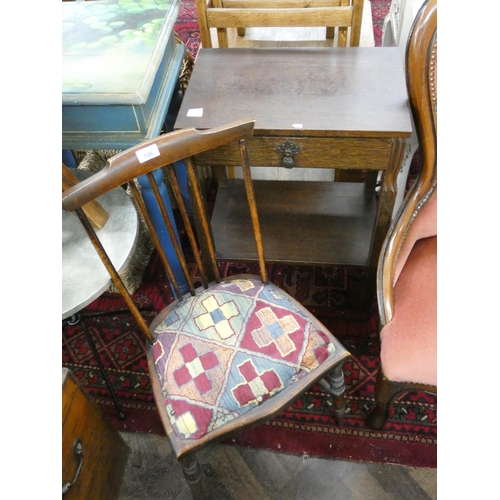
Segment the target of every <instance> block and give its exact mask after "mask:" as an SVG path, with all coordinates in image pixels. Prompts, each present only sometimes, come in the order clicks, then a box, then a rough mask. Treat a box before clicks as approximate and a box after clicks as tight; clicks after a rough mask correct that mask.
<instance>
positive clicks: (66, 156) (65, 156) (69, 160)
mask: <svg viewBox="0 0 500 500" xmlns="http://www.w3.org/2000/svg"><path fill="white" fill-rule="evenodd" d="M62 162H63V163H64V164H65V165H66V166H67V167H68V168H76V167H77V164H76V160H75V157H74V156H73V152H72V151H71V149H63V150H62Z"/></svg>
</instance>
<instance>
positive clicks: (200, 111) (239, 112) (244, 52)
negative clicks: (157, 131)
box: [175, 47, 412, 138]
mask: <svg viewBox="0 0 500 500" xmlns="http://www.w3.org/2000/svg"><path fill="white" fill-rule="evenodd" d="M200 115H201V116H200ZM240 118H255V119H256V123H255V129H254V135H256V136H259V135H280V136H287V135H288V136H317V137H323V136H326V137H330V136H340V137H341V136H349V137H352V136H362V137H387V138H394V137H409V136H410V134H411V131H412V124H411V118H410V110H409V104H408V94H407V90H406V80H405V74H404V70H403V64H402V61H401V56H400V54H399V49H398V48H397V47H342V48H336V47H333V48H311V47H308V48H255V49H237V48H230V49H219V48H216V49H201V50H200V51H199V53H198V56H197V59H196V64H195V66H194V70H193V73H192V75H191V78H190V81H189V85H188V88H187V91H186V94H185V96H184V100H183V103H182V105H181V108H180V111H179V115H178V118H177V121H176V123H175V128H176V129H180V128H188V127H196V128H201V129H205V128H211V127H214V126H219V125H224V124H227V123H230V122H232V121H234V120H237V119H240Z"/></svg>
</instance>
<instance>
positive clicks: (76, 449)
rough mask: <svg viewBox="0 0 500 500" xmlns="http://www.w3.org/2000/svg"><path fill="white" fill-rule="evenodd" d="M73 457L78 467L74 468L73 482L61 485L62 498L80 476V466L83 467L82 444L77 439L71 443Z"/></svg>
mask: <svg viewBox="0 0 500 500" xmlns="http://www.w3.org/2000/svg"><path fill="white" fill-rule="evenodd" d="M73 455H75V457H76V458H77V459H78V467H77V468H76V472H75V477H74V478H73V481H71V482H70V483H68V482H63V484H62V494H63V496H64V495H65V494H66V493H67V492H68V490H69V489H70V488H71V486H73V485H74V484H75V483H76V480H77V479H78V476H79V475H80V471H81V470H82V465H83V446H82V442H81V441H80V440H79V439H77V440H76V441H75V442H74V443H73Z"/></svg>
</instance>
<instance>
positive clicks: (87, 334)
mask: <svg viewBox="0 0 500 500" xmlns="http://www.w3.org/2000/svg"><path fill="white" fill-rule="evenodd" d="M79 323H80V324H81V326H82V329H83V332H84V333H85V337H86V338H87V342H88V343H89V345H90V349H91V350H92V354H93V355H94V359H95V360H96V363H97V366H98V367H99V370H100V372H101V375H102V377H103V379H104V382H105V384H106V386H107V388H108V391H109V394H110V395H111V399H112V400H113V403H114V405H115V407H116V410H117V411H118V417H119V418H120V419H124V418H125V414H124V413H123V410H122V408H121V406H120V403H119V401H118V398H117V397H116V394H115V391H114V390H113V386H112V385H111V382H110V380H109V377H108V374H107V373H106V369H105V368H104V365H103V364H102V361H101V358H100V357H99V353H98V351H97V347H96V345H95V342H94V339H93V338H92V335H90V332H89V330H88V329H87V326H86V325H85V321H83V319H82V317H81V316H80V315H79V314H74V315H73V316H72V317H71V318H70V319H69V320H68V324H70V325H72V326H74V325H77V324H79Z"/></svg>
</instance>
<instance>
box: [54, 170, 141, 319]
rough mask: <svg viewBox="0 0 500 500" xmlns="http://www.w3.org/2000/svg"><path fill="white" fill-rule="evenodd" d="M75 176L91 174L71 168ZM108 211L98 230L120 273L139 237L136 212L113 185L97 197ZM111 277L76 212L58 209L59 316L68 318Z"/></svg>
mask: <svg viewBox="0 0 500 500" xmlns="http://www.w3.org/2000/svg"><path fill="white" fill-rule="evenodd" d="M72 171H73V172H74V173H75V175H76V176H77V177H78V178H79V179H84V178H85V177H87V176H89V175H91V174H90V173H89V172H86V171H83V170H77V169H72ZM97 201H99V203H100V204H101V205H102V207H103V208H104V209H105V210H106V211H107V212H108V214H109V218H108V220H107V221H106V224H105V225H104V226H103V227H102V228H101V229H100V230H98V231H96V234H97V235H98V237H99V239H100V240H101V243H102V244H103V246H104V248H105V249H106V252H107V253H108V255H109V257H110V259H111V262H113V265H114V266H115V267H116V269H117V271H118V272H120V271H121V270H122V269H124V268H125V267H126V265H127V264H128V262H129V260H130V257H131V256H132V253H133V251H134V249H135V246H136V243H137V238H138V236H139V222H138V218H137V212H136V209H135V207H134V204H133V203H132V200H131V199H130V198H129V196H128V195H127V193H126V192H125V191H124V190H123V189H122V188H117V189H114V190H112V191H110V192H109V193H106V194H104V195H103V196H100V197H99V198H97ZM110 284H111V278H110V276H109V273H108V271H107V270H106V268H105V267H104V264H103V263H102V261H101V259H100V257H99V255H98V254H97V252H96V250H95V249H94V246H93V245H92V242H91V241H90V239H89V237H88V235H87V232H86V231H85V229H84V228H83V226H82V224H81V222H80V220H79V219H78V217H77V215H76V214H74V213H69V212H66V211H64V210H63V211H62V319H65V318H68V317H70V316H71V315H72V314H75V313H76V312H78V311H80V310H81V309H83V308H84V307H86V306H87V305H89V304H90V303H91V302H92V301H93V300H94V299H96V298H97V297H99V295H101V294H102V293H103V292H104V291H105V290H106V289H107V288H108V287H109V285H110Z"/></svg>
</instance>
